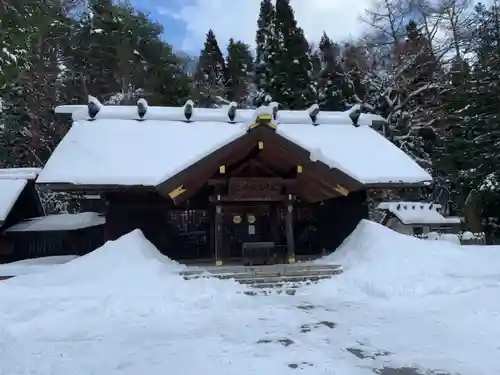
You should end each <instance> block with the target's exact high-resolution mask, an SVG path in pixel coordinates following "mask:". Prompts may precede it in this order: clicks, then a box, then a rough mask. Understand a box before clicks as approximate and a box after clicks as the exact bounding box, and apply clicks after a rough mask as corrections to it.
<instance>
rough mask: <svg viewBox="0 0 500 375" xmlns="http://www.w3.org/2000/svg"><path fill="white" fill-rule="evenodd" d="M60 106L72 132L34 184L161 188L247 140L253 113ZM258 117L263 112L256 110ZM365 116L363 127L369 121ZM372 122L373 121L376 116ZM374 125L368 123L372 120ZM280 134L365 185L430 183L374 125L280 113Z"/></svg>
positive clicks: (345, 116)
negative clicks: (220, 151) (67, 115)
mask: <svg viewBox="0 0 500 375" xmlns="http://www.w3.org/2000/svg"><path fill="white" fill-rule="evenodd" d="M97 106H98V112H97V114H95V113H94V118H93V119H91V118H90V117H89V107H87V106H71V107H69V108H66V107H64V106H63V107H61V108H59V109H58V110H57V111H58V112H59V113H64V112H65V111H66V112H71V113H72V115H73V120H74V123H73V126H72V127H71V129H70V130H69V132H68V134H67V135H66V136H65V137H64V139H63V140H62V141H61V142H60V144H59V145H58V147H57V148H56V150H55V151H54V153H53V154H52V156H51V158H50V159H49V161H48V162H47V164H46V166H45V168H44V169H43V171H42V172H41V173H40V176H39V177H38V180H37V182H38V183H44V184H57V183H65V184H74V185H89V186H90V185H125V186H133V185H143V186H157V185H158V184H160V183H162V182H164V181H165V180H167V179H169V178H171V177H173V176H174V175H176V174H177V173H179V172H181V171H183V170H184V169H186V168H187V167H189V166H191V165H193V164H194V163H196V162H197V161H200V160H201V159H203V158H204V157H205V156H207V155H209V154H211V153H213V152H214V151H216V150H218V149H220V148H222V147H224V146H225V145H227V144H229V143H230V142H232V141H234V140H237V139H239V138H241V137H243V136H244V135H245V134H246V133H247V132H248V126H249V124H251V123H252V122H253V121H255V117H256V111H254V110H240V109H238V110H236V112H235V113H233V114H234V117H233V118H232V119H231V118H230V116H229V114H228V110H227V109H203V108H194V110H193V111H192V115H191V117H190V118H189V121H186V115H185V107H146V108H145V109H146V111H145V114H144V113H143V117H142V118H141V117H140V116H139V114H138V106H101V105H100V103H98V104H97ZM257 112H258V111H257ZM362 116H363V115H361V116H360V118H359V119H358V124H359V123H362V122H363V121H365V120H364V119H363V117H362ZM372 116H373V115H372ZM370 118H371V117H370ZM275 122H276V123H277V130H276V133H277V134H278V135H280V136H282V137H284V138H286V139H288V140H290V141H292V142H294V143H295V144H297V145H299V146H301V147H302V148H303V149H305V150H307V151H308V152H309V153H310V156H311V159H312V160H318V161H321V162H323V163H325V164H327V165H328V166H330V168H337V169H339V170H341V171H342V172H344V173H345V174H347V175H349V176H350V177H352V178H354V179H356V180H357V181H359V182H360V183H362V184H379V185H380V184H381V185H384V184H385V185H387V184H391V185H392V184H422V183H424V182H428V181H431V176H430V175H429V174H428V173H427V172H426V171H424V170H423V169H422V168H421V167H420V166H418V165H417V164H416V163H415V162H414V161H413V160H412V159H411V158H410V157H409V156H408V155H406V154H405V153H404V152H403V151H401V150H400V149H399V148H397V147H396V146H394V145H393V144H392V143H391V142H390V141H388V140H387V139H386V138H384V137H383V136H381V135H380V134H379V133H377V132H376V131H374V130H373V129H371V128H370V127H369V126H354V125H353V122H352V120H351V118H350V117H349V113H347V112H319V113H317V114H316V117H315V121H313V120H312V119H311V113H310V111H278V112H277V115H276V120H275Z"/></svg>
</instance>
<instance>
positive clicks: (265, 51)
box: [255, 0, 276, 105]
mask: <svg viewBox="0 0 500 375" xmlns="http://www.w3.org/2000/svg"><path fill="white" fill-rule="evenodd" d="M274 18H275V9H274V6H273V4H272V1H271V0H262V1H261V3H260V13H259V19H258V21H257V33H256V37H255V42H256V45H257V48H256V58H255V84H256V88H257V91H258V94H259V95H258V101H262V99H263V98H264V97H265V96H267V94H268V93H269V92H270V91H271V85H272V76H271V70H270V67H271V64H272V60H273V51H274V50H275V48H274V44H275V43H276V36H275V29H274ZM255 104H257V105H258V104H260V103H255Z"/></svg>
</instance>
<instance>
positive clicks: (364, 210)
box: [316, 191, 368, 252]
mask: <svg viewBox="0 0 500 375" xmlns="http://www.w3.org/2000/svg"><path fill="white" fill-rule="evenodd" d="M316 218H317V229H318V240H319V243H320V246H321V247H322V248H324V249H325V250H326V251H327V252H331V251H334V250H335V249H336V248H337V247H338V246H339V245H340V244H341V243H342V242H343V241H344V240H345V239H346V238H347V237H348V236H349V235H350V234H351V233H352V232H353V230H354V229H355V228H356V226H357V225H358V224H359V222H360V221H361V220H362V219H368V205H367V203H366V191H356V192H352V193H350V194H349V195H348V196H347V197H342V198H335V199H330V200H327V201H325V202H323V204H322V205H319V206H318V207H317V209H316Z"/></svg>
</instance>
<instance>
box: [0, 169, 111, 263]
mask: <svg viewBox="0 0 500 375" xmlns="http://www.w3.org/2000/svg"><path fill="white" fill-rule="evenodd" d="M39 173H40V169H38V168H7V169H0V263H6V262H12V261H17V260H23V259H28V258H39V257H44V256H54V255H83V254H85V253H88V252H90V251H92V250H94V249H96V248H97V247H99V246H101V245H102V244H103V243H104V222H105V219H104V218H103V217H100V216H98V215H97V214H94V213H84V214H76V215H49V216H45V213H44V210H43V206H42V203H41V201H40V197H39V195H38V192H37V190H36V187H35V180H36V178H37V176H38V174H39Z"/></svg>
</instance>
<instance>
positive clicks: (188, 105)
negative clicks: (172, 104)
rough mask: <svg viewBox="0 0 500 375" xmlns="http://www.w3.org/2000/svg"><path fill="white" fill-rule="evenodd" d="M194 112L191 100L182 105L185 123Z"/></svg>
mask: <svg viewBox="0 0 500 375" xmlns="http://www.w3.org/2000/svg"><path fill="white" fill-rule="evenodd" d="M193 112H194V102H193V101H192V100H188V101H187V102H186V104H184V117H185V118H186V120H187V121H190V120H191V117H193Z"/></svg>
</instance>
